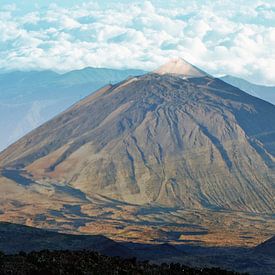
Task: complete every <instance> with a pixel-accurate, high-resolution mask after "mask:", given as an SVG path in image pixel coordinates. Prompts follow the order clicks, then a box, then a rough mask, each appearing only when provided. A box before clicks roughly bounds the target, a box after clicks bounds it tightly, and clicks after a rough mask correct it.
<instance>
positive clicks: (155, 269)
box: [0, 250, 239, 275]
mask: <svg viewBox="0 0 275 275" xmlns="http://www.w3.org/2000/svg"><path fill="white" fill-rule="evenodd" d="M0 274H3V275H4V274H18V275H19V274H20V275H29V274H30V275H32V274H33V275H37V274H45V275H46V274H47V275H53V274H60V275H61V274H62V275H63V274H70V275H71V274H91V275H92V274H100V275H103V274H110V275H111V274H135V275H138V274H148V275H149V274H150V275H154V274H156V275H157V274H158V275H159V274H163V275H164V274H165V275H166V274H168V275H169V274H170V275H172V274H185V275H197V274H205V275H237V274H239V273H235V272H231V271H225V270H221V269H219V268H204V269H195V268H190V267H187V266H183V265H181V264H178V263H170V264H166V263H164V264H162V265H155V264H150V263H149V262H148V261H144V262H139V261H137V260H136V258H132V259H122V258H119V257H108V256H103V255H101V254H99V253H97V252H91V251H48V250H44V251H40V252H31V253H28V254H27V253H25V252H20V253H19V254H17V255H4V254H3V253H0Z"/></svg>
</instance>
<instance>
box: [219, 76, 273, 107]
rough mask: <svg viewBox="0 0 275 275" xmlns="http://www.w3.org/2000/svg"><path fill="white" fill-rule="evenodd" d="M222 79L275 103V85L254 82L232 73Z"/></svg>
mask: <svg viewBox="0 0 275 275" xmlns="http://www.w3.org/2000/svg"><path fill="white" fill-rule="evenodd" d="M221 80H223V81H224V82H226V83H228V84H230V85H232V86H235V87H237V88H239V89H241V90H242V91H245V92H247V93H248V94H250V95H253V96H256V97H259V98H261V99H263V100H266V101H268V102H270V103H272V104H274V105H275V87H269V86H263V85H257V84H253V83H250V82H248V81H246V80H244V79H241V78H238V77H234V76H230V75H227V76H224V77H222V78H221Z"/></svg>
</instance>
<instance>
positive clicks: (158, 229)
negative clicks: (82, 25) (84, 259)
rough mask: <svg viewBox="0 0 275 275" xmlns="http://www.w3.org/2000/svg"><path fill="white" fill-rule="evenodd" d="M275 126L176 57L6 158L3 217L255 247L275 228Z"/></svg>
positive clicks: (92, 100)
mask: <svg viewBox="0 0 275 275" xmlns="http://www.w3.org/2000/svg"><path fill="white" fill-rule="evenodd" d="M274 120H275V106H274V105H272V104H269V103H267V102H265V101H262V100H260V99H257V98H255V97H253V96H250V95H248V94H246V93H245V92H243V91H241V90H239V89H237V88H235V87H233V86H231V85H229V84H226V83H225V82H223V81H221V80H219V79H216V78H214V77H211V76H209V75H208V74H206V73H203V72H201V70H199V69H197V68H195V67H193V66H192V65H191V64H188V63H186V62H185V61H183V60H178V61H175V60H173V61H171V62H170V63H168V64H166V65H164V66H163V67H161V69H160V71H158V70H156V71H155V72H153V73H149V74H146V75H142V76H137V77H132V78H128V79H126V80H125V81H122V82H120V83H118V84H115V85H111V84H110V85H107V86H105V87H103V88H102V89H100V90H98V91H97V92H95V93H93V94H92V95H90V96H88V97H86V98H85V99H83V100H81V101H79V102H78V103H76V104H75V105H73V106H72V107H71V108H69V109H68V110H66V111H64V112H63V113H61V114H60V115H59V116H57V117H55V118H54V119H52V120H50V121H49V122H47V123H45V124H43V125H42V126H40V127H39V128H37V129H35V130H34V131H32V132H31V133H29V134H28V135H26V136H25V137H23V138H22V139H20V140H19V141H18V142H16V143H15V144H13V145H12V146H10V147H9V148H7V149H6V150H5V151H3V152H2V153H1V154H0V166H1V175H2V176H1V178H0V182H1V184H0V189H1V190H0V191H1V193H0V194H1V195H0V196H1V197H0V198H1V215H0V219H1V220H2V221H14V222H18V223H23V224H28V225H32V226H37V227H44V228H51V229H57V230H61V231H62V232H75V231H77V232H82V233H83V232H85V233H93V234H98V233H99V232H102V234H104V235H106V236H108V237H111V238H113V239H116V240H122V239H123V240H128V241H129V240H133V241H135V240H137V241H139V242H147V243H150V242H163V241H164V240H165V241H167V242H172V243H178V242H179V243H188V242H191V243H202V244H205V245H215V246H220V245H227V246H253V245H256V244H258V243H260V242H262V241H264V240H266V239H267V238H269V237H271V236H272V235H273V234H274V228H275V227H274V217H273V213H274V192H273V190H274V182H275V170H274V167H275V166H274V164H275V162H274V157H275V124H274ZM144 232H146V234H144Z"/></svg>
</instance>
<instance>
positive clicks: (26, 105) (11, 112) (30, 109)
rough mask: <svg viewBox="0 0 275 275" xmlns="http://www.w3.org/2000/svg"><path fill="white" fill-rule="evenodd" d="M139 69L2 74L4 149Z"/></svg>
mask: <svg viewBox="0 0 275 275" xmlns="http://www.w3.org/2000/svg"><path fill="white" fill-rule="evenodd" d="M140 74H143V72H142V71H139V70H113V69H104V68H85V69H82V70H77V71H72V72H69V73H65V74H57V73H55V72H52V71H30V72H21V71H15V72H6V73H0V90H1V93H0V128H1V129H5V131H1V132H0V151H1V150H2V149H4V148H5V147H6V146H7V145H9V144H11V143H12V142H14V141H16V140H17V139H18V138H20V137H22V136H23V135H24V134H26V133H27V132H29V131H31V130H33V129H34V128H36V127H38V126H39V125H41V124H42V123H44V122H45V121H47V120H49V119H50V118H52V117H54V116H55V115H57V114H58V113H60V112H62V111H63V110H65V109H66V108H68V107H69V106H70V105H72V104H73V103H75V102H76V101H78V100H80V99H81V98H83V97H84V96H86V95H88V94H90V93H91V92H92V91H94V90H96V89H98V88H100V87H102V86H103V85H105V84H107V83H116V82H118V81H121V80H123V79H125V78H127V77H128V76H130V75H140Z"/></svg>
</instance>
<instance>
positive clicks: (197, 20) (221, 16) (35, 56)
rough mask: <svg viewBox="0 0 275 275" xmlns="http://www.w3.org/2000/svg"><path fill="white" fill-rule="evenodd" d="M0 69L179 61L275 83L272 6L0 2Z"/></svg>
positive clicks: (238, 0)
mask: <svg viewBox="0 0 275 275" xmlns="http://www.w3.org/2000/svg"><path fill="white" fill-rule="evenodd" d="M0 33H1V36H0V69H2V70H7V69H8V70H10V69H23V70H33V69H51V70H55V71H69V70H73V69H80V68H83V67H87V66H92V67H110V68H140V69H146V70H151V69H154V68H156V67H158V66H159V65H160V64H162V63H164V62H166V61H167V60H168V59H170V58H173V57H177V56H180V57H183V58H185V59H187V60H188V61H189V62H191V63H193V64H195V65H197V66H199V67H201V68H202V69H204V70H206V71H207V72H209V73H211V74H214V75H223V74H231V75H235V76H240V77H243V78H246V79H248V80H250V81H252V82H255V83H262V84H266V85H275V77H274V75H275V3H274V1H269V0H266V1H263V0H261V1H258V0H253V1H248V0H231V1H229V0H223V1H213V0H212V1H210V0H204V1H201V0H189V1H178V0H170V1H162V0H155V1H154V0H152V1H128V0H124V1H111V0H105V1H80V0H60V1H42V0H37V1H26V0H25V1H17V0H14V1H12V0H0Z"/></svg>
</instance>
